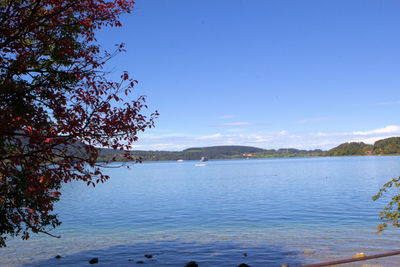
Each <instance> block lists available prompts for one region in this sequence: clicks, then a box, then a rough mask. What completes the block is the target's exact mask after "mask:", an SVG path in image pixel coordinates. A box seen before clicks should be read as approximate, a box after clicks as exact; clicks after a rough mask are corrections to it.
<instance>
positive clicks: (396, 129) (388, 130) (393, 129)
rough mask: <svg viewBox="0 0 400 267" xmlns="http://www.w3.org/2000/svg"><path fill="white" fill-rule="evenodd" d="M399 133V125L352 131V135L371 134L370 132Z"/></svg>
mask: <svg viewBox="0 0 400 267" xmlns="http://www.w3.org/2000/svg"><path fill="white" fill-rule="evenodd" d="M396 132H398V133H400V126H397V125H388V126H386V127H384V128H379V129H375V130H372V131H357V132H353V134H354V135H371V134H382V133H396Z"/></svg>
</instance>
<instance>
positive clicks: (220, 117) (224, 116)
mask: <svg viewBox="0 0 400 267" xmlns="http://www.w3.org/2000/svg"><path fill="white" fill-rule="evenodd" d="M234 117H235V116H233V115H222V116H219V117H218V119H221V120H226V119H232V118H234Z"/></svg>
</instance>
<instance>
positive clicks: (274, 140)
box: [135, 125, 400, 151]
mask: <svg viewBox="0 0 400 267" xmlns="http://www.w3.org/2000/svg"><path fill="white" fill-rule="evenodd" d="M396 135H397V136H400V126H396V125H389V126H386V127H383V128H379V129H373V130H370V131H354V132H290V131H286V130H282V131H274V132H272V131H271V132H265V131H264V132H262V131H258V132H257V133H251V134H248V133H247V132H245V133H243V132H228V131H225V132H217V133H214V134H210V135H201V136H199V135H181V134H179V135H176V136H174V135H159V136H153V135H151V136H149V135H143V136H140V138H139V142H137V143H136V144H135V147H136V149H140V150H169V151H177V150H182V149H185V148H189V147H203V146H218V145H245V146H255V147H260V148H266V149H271V148H274V149H278V148H298V149H330V148H333V147H335V146H337V145H339V144H342V143H345V142H364V143H374V142H375V141H377V140H380V139H384V138H388V137H392V136H396Z"/></svg>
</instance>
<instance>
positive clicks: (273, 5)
mask: <svg viewBox="0 0 400 267" xmlns="http://www.w3.org/2000/svg"><path fill="white" fill-rule="evenodd" d="M399 12H400V1H398V0H393V1H390V0H382V1H376V0H373V1H371V0H358V1H356V0H346V1H341V0H335V1H321V0H315V1H311V0H304V1H286V0H279V1H278V0H276V1H270V0H258V1H257V0H229V1H227V0H204V1H194V0H169V1H167V0H137V1H136V5H135V9H134V11H133V13H132V14H129V15H125V16H124V17H123V19H122V22H123V26H122V27H121V28H109V29H103V30H102V31H101V32H99V34H98V40H99V42H100V44H101V45H102V47H103V48H110V47H112V46H113V45H114V44H116V43H120V42H124V43H125V44H126V48H127V50H128V52H127V53H124V54H122V55H119V56H117V57H116V58H115V59H114V60H113V61H111V63H110V65H109V68H110V70H112V71H113V74H112V75H114V74H115V76H116V77H117V76H119V74H120V71H122V70H127V71H129V73H130V74H131V75H133V76H134V77H135V79H137V80H139V86H138V87H137V88H136V91H135V93H134V95H133V96H132V98H134V96H135V95H146V96H147V100H148V103H149V106H150V110H155V109H157V110H158V111H159V113H160V117H159V118H158V119H157V121H156V127H155V128H154V129H150V130H148V131H147V132H145V133H143V134H141V135H140V136H139V138H140V140H139V142H138V143H137V146H135V148H136V149H146V150H147V149H150V150H181V149H184V148H188V147H192V146H211V145H251V146H257V147H261V148H281V147H294V148H301V149H314V148H322V149H329V148H332V147H334V146H336V145H338V144H340V143H343V142H347V141H365V142H369V143H371V142H373V141H375V140H377V139H381V138H385V137H389V136H400V121H399V114H400V112H399V110H400V90H399V89H400V52H399V51H400V16H399Z"/></svg>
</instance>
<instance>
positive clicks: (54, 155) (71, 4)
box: [0, 0, 158, 246]
mask: <svg viewBox="0 0 400 267" xmlns="http://www.w3.org/2000/svg"><path fill="white" fill-rule="evenodd" d="M133 4H134V2H133V1H132V0H83V1H74V0H0V246H5V245H6V243H5V241H6V237H7V236H17V235H22V238H23V239H27V238H29V233H30V232H33V233H39V232H42V233H46V234H49V235H52V234H51V233H50V232H49V231H48V230H47V229H48V228H50V229H51V228H54V227H56V226H58V225H60V223H61V222H60V221H59V220H58V218H57V215H56V214H55V213H54V211H53V207H54V206H53V205H54V203H55V202H56V201H58V200H59V198H60V195H61V193H60V189H61V186H62V184H63V183H67V182H71V181H73V180H80V181H84V182H86V183H87V184H88V185H92V186H95V185H96V183H99V182H104V181H105V180H107V179H108V178H109V177H108V176H107V175H104V174H103V173H102V169H101V167H100V166H98V165H97V164H96V158H97V154H98V153H97V149H96V147H107V148H113V149H116V150H117V149H118V150H125V151H126V150H128V149H130V148H131V145H132V144H133V142H135V141H137V139H138V137H137V134H138V132H141V131H144V130H145V129H147V128H150V127H152V126H154V119H155V118H156V117H157V115H158V113H157V112H154V113H153V114H148V113H149V112H147V113H146V112H145V109H146V108H147V106H146V105H145V98H144V97H139V98H138V99H135V100H130V93H131V90H132V89H133V87H134V85H135V84H136V83H137V81H135V80H132V79H131V78H130V77H129V75H128V73H127V72H124V73H123V74H122V76H121V80H120V81H117V82H115V81H110V80H108V78H107V76H108V75H107V74H108V73H107V72H106V71H104V66H105V64H106V62H107V61H108V60H109V59H111V58H112V57H113V56H114V55H115V54H116V53H119V52H123V51H124V46H123V45H119V46H118V47H117V48H116V50H115V51H114V52H112V53H109V52H103V51H101V49H100V47H99V45H98V44H97V42H96V39H95V31H97V30H99V29H101V28H103V27H107V26H111V27H115V26H116V27H118V26H121V23H120V21H119V18H120V16H121V15H122V14H123V13H129V12H130V11H131V9H132V8H133ZM125 156H126V157H128V158H130V159H132V160H137V159H135V158H133V157H131V156H130V155H129V153H125Z"/></svg>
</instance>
